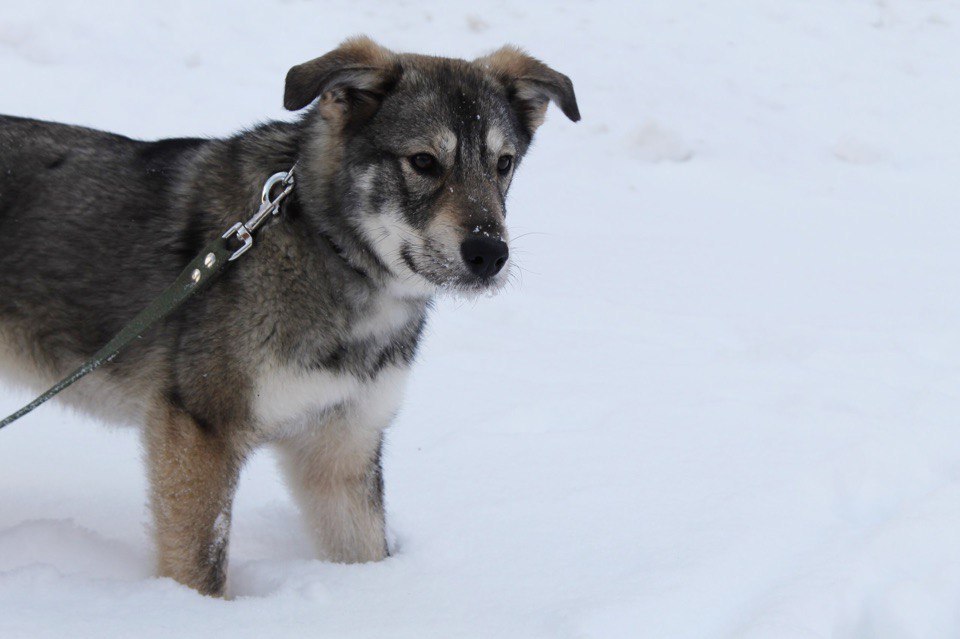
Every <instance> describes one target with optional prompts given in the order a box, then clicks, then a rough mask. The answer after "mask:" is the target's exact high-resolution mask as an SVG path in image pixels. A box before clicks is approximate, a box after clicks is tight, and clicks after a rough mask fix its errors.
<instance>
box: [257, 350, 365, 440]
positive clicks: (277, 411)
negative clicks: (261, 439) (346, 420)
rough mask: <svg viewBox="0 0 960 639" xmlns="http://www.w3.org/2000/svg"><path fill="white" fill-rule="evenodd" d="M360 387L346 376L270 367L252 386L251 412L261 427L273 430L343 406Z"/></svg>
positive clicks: (286, 367)
mask: <svg viewBox="0 0 960 639" xmlns="http://www.w3.org/2000/svg"><path fill="white" fill-rule="evenodd" d="M361 386H362V384H361V383H360V380H358V379H357V378H356V377H355V376H353V375H349V374H340V373H333V372H330V371H317V370H304V369H302V368H294V367H291V366H279V365H278V366H270V367H269V368H267V369H265V370H263V371H262V372H261V373H260V375H259V377H258V378H257V381H256V384H255V386H254V399H253V412H254V415H255V416H256V418H257V420H258V421H259V422H260V423H261V424H262V426H263V427H265V428H266V429H267V430H273V429H274V428H278V427H282V426H283V425H284V424H287V423H290V422H294V421H300V420H302V419H303V418H305V417H306V416H307V415H308V414H310V413H319V412H322V411H324V410H328V409H330V408H333V407H334V406H338V405H340V404H343V403H344V402H346V401H348V400H350V399H351V398H353V397H355V396H356V395H357V393H358V392H359V391H360V388H361Z"/></svg>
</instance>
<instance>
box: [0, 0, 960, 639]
mask: <svg viewBox="0 0 960 639" xmlns="http://www.w3.org/2000/svg"><path fill="white" fill-rule="evenodd" d="M359 32H365V33H369V34H370V35H372V36H374V37H375V38H377V39H378V40H380V41H381V42H382V43H383V44H385V45H387V46H390V47H393V48H396V49H400V50H413V51H420V52H427V53H436V54H443V55H452V56H463V57H469V56H475V55H478V54H481V53H484V52H486V51H489V50H491V49H493V48H495V47H497V46H499V45H500V44H502V43H504V42H515V43H518V44H521V45H523V46H525V47H526V48H528V49H529V50H530V51H531V52H532V53H534V54H535V55H537V56H540V57H542V58H543V59H545V60H546V61H548V62H549V63H550V64H551V65H553V66H555V67H556V68H558V69H560V70H562V71H563V72H565V73H567V74H568V75H570V76H571V77H572V78H573V80H574V83H575V85H576V88H577V94H578V97H579V100H580V107H581V111H582V113H583V121H582V122H581V123H580V124H577V125H573V124H571V123H569V122H567V121H566V120H565V119H564V118H563V117H562V116H561V115H560V113H559V112H558V111H555V110H552V112H551V114H550V118H549V120H548V122H547V124H546V125H545V126H544V127H543V128H542V129H541V131H540V134H539V139H538V141H537V144H536V147H535V149H534V150H533V152H532V154H531V156H530V157H529V159H528V161H527V162H526V163H525V164H524V166H523V167H522V169H521V172H520V174H519V176H518V179H517V181H516V182H515V185H514V189H513V193H512V195H511V198H510V199H511V201H510V213H511V214H510V220H511V222H512V229H513V233H514V235H515V236H517V240H516V244H515V251H514V254H515V255H516V256H518V258H519V260H520V263H521V266H522V268H523V270H522V275H523V277H522V283H520V284H519V285H518V286H516V287H514V288H513V289H511V290H508V291H507V292H506V293H504V294H502V295H501V296H499V297H497V298H494V299H481V300H478V301H476V302H470V303H455V302H444V303H441V304H440V305H439V307H438V308H437V310H436V312H435V314H434V315H433V317H432V321H431V324H430V328H429V334H428V336H427V339H426V343H425V346H424V349H423V353H422V357H421V363H420V364H419V366H418V368H416V370H415V375H414V379H413V383H412V385H411V388H410V391H409V393H408V395H407V398H406V401H405V405H404V409H403V412H402V414H401V415H400V417H399V419H398V421H397V422H396V424H395V425H394V427H393V428H392V429H391V431H390V435H389V442H388V444H389V445H388V448H387V453H386V481H387V493H388V494H387V498H388V509H389V526H390V529H391V534H392V536H393V538H394V545H395V554H394V556H392V557H391V558H390V559H388V560H387V561H385V562H382V563H379V564H370V565H361V566H343V565H333V564H327V563H322V562H319V561H316V560H313V559H312V558H311V553H310V549H309V544H308V542H307V539H306V536H305V534H304V533H303V532H302V530H301V528H300V522H299V519H298V514H297V512H296V510H295V508H294V506H293V505H292V503H291V502H290V501H289V499H288V497H287V495H286V493H285V490H284V488H283V486H282V484H281V483H280V481H279V479H278V476H277V473H276V469H275V468H274V464H273V460H272V458H271V457H270V455H269V454H267V453H264V454H262V455H259V456H258V457H256V458H255V459H254V460H253V462H252V463H251V464H250V465H249V467H248V468H247V471H246V473H245V475H244V477H243V482H242V485H241V488H240V491H239V496H238V502H237V505H236V509H235V514H234V522H235V525H234V530H233V537H232V544H231V563H230V571H231V575H230V583H229V593H230V595H231V597H232V600H229V601H223V600H214V599H207V598H203V597H200V596H199V595H197V594H195V593H194V592H192V591H190V590H187V589H186V588H184V587H181V586H179V585H177V584H176V583H173V582H171V581H169V580H161V579H156V578H153V577H152V576H151V574H152V566H151V562H152V555H151V542H150V537H149V534H148V530H147V528H146V522H147V512H146V508H145V482H144V479H143V476H142V470H141V467H140V460H139V456H140V451H139V445H138V439H137V436H136V433H135V432H132V431H115V430H109V429H106V428H103V427H102V426H100V425H98V424H96V423H94V422H93V421H90V420H86V419H83V418H80V417H77V416H75V415H72V414H68V413H66V412H63V411H61V410H60V409H59V408H56V407H49V406H48V407H44V408H43V409H42V410H40V411H38V412H37V413H35V414H33V415H31V416H29V417H28V418H26V419H24V420H23V421H22V422H21V423H18V424H16V425H15V426H13V427H11V428H10V429H8V430H5V431H4V432H2V434H0V637H3V638H4V639H19V638H21V637H29V638H42V637H56V638H60V637H80V638H85V637H170V636H177V637H210V636H224V637H258V638H260V637H338V638H353V637H439V638H450V637H484V638H491V637H496V638H512V637H517V638H521V637H522V638H534V637H560V638H570V639H574V638H578V639H585V638H598V639H617V638H621V637H622V638H633V637H665V638H687V637H691V638H692V637H703V638H715V637H719V638H727V637H751V638H754V637H763V638H775V639H791V638H801V637H804V638H806V637H838V638H863V639H867V638H869V639H907V638H911V639H912V638H917V639H931V638H952V637H958V636H960V290H958V286H957V273H958V272H960V195H958V188H960V179H958V176H960V111H958V104H960V79H958V78H960V5H958V4H957V3H956V2H942V1H932V0H928V1H925V2H919V1H916V0H878V1H876V2H867V1H853V0H846V1H843V2H838V1H837V0H816V1H814V0H810V1H808V2H795V3H787V2H780V1H777V0H768V1H767V2H759V1H754V2H749V1H742V2H726V3H720V2H709V1H707V0H699V1H698V0H658V1H656V2H622V3H614V2H609V3H604V2H591V3H587V2H571V3H567V4H554V3H549V2H493V3H488V4H480V3H477V2H469V3H464V4H462V5H459V4H457V3H438V2H434V3H428V4H424V5H418V4H415V3H412V2H390V3H382V4H381V3H374V2H368V1H366V0H350V1H349V2H347V1H336V2H324V3H320V2H316V3H313V2H296V1H291V2H252V1H245V2H231V3H223V4H201V3H194V2H172V1H171V2H149V3H148V2H130V3H128V4H116V5H114V4H109V3H107V2H103V1H97V2H85V3H80V2H76V3H74V2H62V3H51V2H36V1H33V2H29V3H25V2H13V0H3V7H2V9H0V87H2V88H0V112H5V113H11V114H17V115H27V116H32V117H40V118H46V119H53V120H61V121H66V122H74V123H81V124H86V125H90V126H95V127H100V128H106V129H110V130H114V131H118V132H121V133H125V134H128V135H132V136H137V137H146V138H152V137H163V136H181V135H191V134H204V135H222V134H227V133H229V132H232V131H234V130H236V129H238V128H241V127H244V126H247V125H250V124H251V123H254V122H256V121H258V120H262V119H267V118H287V117H290V116H289V114H286V113H285V112H283V111H282V109H281V106H280V103H281V94H282V81H283V77H284V74H285V72H286V70H287V68H288V67H289V66H291V65H293V64H295V63H298V62H302V61H304V60H306V59H308V58H311V57H314V56H316V55H319V54H321V53H323V52H325V51H326V50H328V49H330V48H332V47H333V46H335V45H336V43H337V42H338V41H339V40H341V39H342V38H343V37H345V36H347V35H350V34H354V33H359ZM26 399H28V397H27V396H26V395H25V394H22V393H17V392H14V391H7V390H5V391H3V394H2V396H0V412H3V413H6V412H8V411H9V410H12V409H14V408H15V407H17V406H18V405H19V404H21V403H22V402H23V401H25V400H26Z"/></svg>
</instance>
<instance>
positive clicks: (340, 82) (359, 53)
mask: <svg viewBox="0 0 960 639" xmlns="http://www.w3.org/2000/svg"><path fill="white" fill-rule="evenodd" d="M398 73H399V65H397V63H396V56H395V55H394V53H393V52H392V51H390V50H389V49H385V48H383V47H381V46H380V45H379V44H377V43H376V42H374V41H373V40H371V39H370V38H368V37H366V36H358V37H355V38H350V39H349V40H346V41H344V42H343V43H342V44H341V45H340V46H339V47H337V48H336V49H334V50H333V51H331V52H329V53H327V54H326V55H323V56H321V57H319V58H316V59H314V60H310V61H309V62H304V63H303V64H298V65H297V66H295V67H293V68H292V69H290V71H288V72H287V82H286V86H285V88H284V92H283V106H284V108H286V109H288V110H290V111H297V110H299V109H302V108H304V107H305V106H307V105H309V104H310V103H311V102H313V101H314V100H315V99H316V98H318V97H319V98H321V100H320V104H319V110H320V113H321V115H322V116H323V117H324V118H325V119H327V120H332V121H338V122H340V123H341V124H342V123H345V122H347V121H357V120H361V119H365V118H366V117H369V116H370V115H372V114H373V112H375V111H376V108H377V106H379V103H380V100H381V99H382V98H383V96H384V94H385V92H386V91H387V90H388V89H389V87H390V85H391V84H392V83H393V82H394V81H395V80H396V78H397V75H398Z"/></svg>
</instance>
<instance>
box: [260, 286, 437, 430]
mask: <svg viewBox="0 0 960 639" xmlns="http://www.w3.org/2000/svg"><path fill="white" fill-rule="evenodd" d="M422 318H423V307H422V306H417V305H413V304H410V303H408V302H406V301H404V300H402V299H399V300H397V299H392V298H390V297H387V296H382V297H381V298H378V299H375V300H373V301H372V303H371V304H370V305H369V306H368V307H367V308H366V309H365V312H364V313H362V314H358V315H357V316H356V317H355V318H353V319H352V321H351V322H350V326H349V330H348V331H347V332H346V334H341V335H337V336H334V337H331V338H328V339H321V340H320V342H321V343H320V344H317V345H316V348H315V352H313V353H311V348H310V346H305V348H304V350H305V352H306V353H308V355H307V356H306V357H300V358H298V359H286V360H281V359H280V358H276V357H274V358H272V359H271V360H270V361H269V363H268V364H266V365H265V366H263V367H261V369H260V370H259V371H257V374H256V377H255V382H254V398H253V406H252V408H253V413H254V416H255V418H256V420H257V422H258V424H259V429H260V430H261V432H262V434H263V435H265V436H266V437H270V438H282V437H286V436H290V435H295V434H297V433H299V432H302V431H303V430H304V429H306V428H310V427H312V426H316V425H319V424H322V423H324V421H325V420H326V419H328V418H329V417H331V416H332V415H335V414H336V415H340V416H344V415H350V416H352V417H354V418H355V419H361V420H365V421H372V422H378V421H382V422H384V423H383V424H382V425H379V426H376V425H375V426H376V427H380V428H382V427H384V426H385V425H386V423H385V422H386V421H388V420H389V417H390V416H391V415H392V414H393V412H394V411H395V410H396V408H397V406H398V405H399V402H400V399H401V396H402V392H401V391H402V388H403V385H404V382H405V379H406V376H407V371H408V370H409V367H410V363H411V360H412V358H413V352H414V349H415V348H416V342H417V340H418V339H419V333H420V324H421V322H422Z"/></svg>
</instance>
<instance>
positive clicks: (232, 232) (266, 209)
mask: <svg viewBox="0 0 960 639" xmlns="http://www.w3.org/2000/svg"><path fill="white" fill-rule="evenodd" d="M296 166H297V165H296V164H294V165H293V166H292V167H290V170H289V171H281V172H279V173H274V174H273V175H271V176H270V177H268V178H267V181H266V182H264V184H263V191H262V192H261V194H260V207H259V208H258V209H257V212H256V213H254V214H253V215H252V216H251V217H250V219H249V220H247V221H246V222H237V223H236V224H234V225H233V226H231V227H230V228H229V230H227V232H226V233H224V234H223V238H224V239H227V238H229V237H230V236H233V237H235V238H237V239H238V240H239V241H240V243H241V244H240V248H238V249H237V250H236V251H234V252H233V254H232V255H231V256H230V257H229V258H228V260H229V261H231V262H232V261H233V260H235V259H237V258H238V257H240V256H241V255H243V254H244V253H246V252H247V251H249V250H250V247H251V246H253V232H254V231H256V230H257V229H258V228H260V225H261V224H263V223H264V222H265V221H266V219H267V218H268V217H270V216H271V215H276V214H278V213H279V212H280V204H281V203H282V202H283V200H285V199H286V197H287V196H288V195H290V193H291V192H292V191H293V169H294V168H296ZM277 185H280V186H282V187H283V189H282V190H281V191H280V192H279V193H277V196H276V197H275V198H273V199H270V195H271V192H272V191H273V189H274V187H276V186H277Z"/></svg>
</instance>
